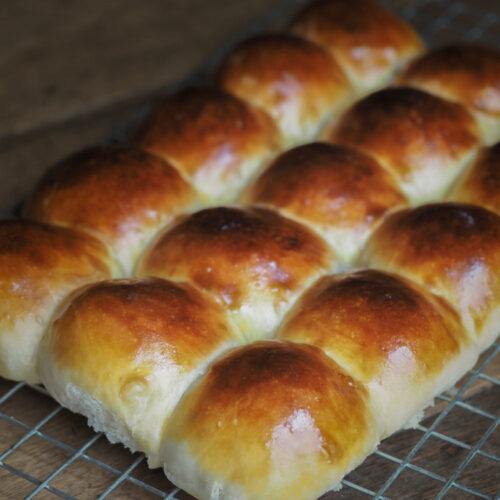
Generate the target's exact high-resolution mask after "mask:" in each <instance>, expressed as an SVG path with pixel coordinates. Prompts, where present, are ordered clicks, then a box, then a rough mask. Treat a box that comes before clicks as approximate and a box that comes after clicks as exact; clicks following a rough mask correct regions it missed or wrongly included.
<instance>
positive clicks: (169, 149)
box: [135, 88, 281, 204]
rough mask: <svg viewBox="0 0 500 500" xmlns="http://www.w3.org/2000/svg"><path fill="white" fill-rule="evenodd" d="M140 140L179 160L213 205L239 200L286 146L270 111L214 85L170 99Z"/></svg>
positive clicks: (153, 150)
mask: <svg viewBox="0 0 500 500" xmlns="http://www.w3.org/2000/svg"><path fill="white" fill-rule="evenodd" d="M135 141H136V143H137V144H138V145H139V146H141V147H142V148H144V149H146V150H147V151H149V152H151V153H154V154H156V155H158V156H160V157H162V158H164V159H166V160H168V161H170V162H171V163H172V164H173V165H175V166H176V167H177V168H178V169H179V170H180V172H181V173H182V174H183V175H184V176H185V177H186V178H188V179H189V180H190V181H191V182H192V183H193V184H194V186H195V187H196V188H197V189H198V190H199V191H200V192H201V193H202V194H203V195H204V198H205V199H204V201H205V202H208V203H212V204H216V203H226V202H229V201H232V200H234V199H236V197H237V196H238V194H239V192H240V191H241V189H242V188H243V187H244V186H245V185H246V183H247V182H248V181H249V180H250V179H251V178H252V177H253V176H255V175H257V174H258V173H259V172H260V170H261V169H262V168H263V167H264V166H265V164H266V162H267V160H268V159H269V158H270V157H271V156H272V155H273V154H274V153H275V152H276V151H277V150H278V149H279V148H280V146H281V144H280V138H279V133H278V131H277V129H276V127H275V125H274V122H273V121H272V119H271V118H270V117H269V116H267V115H266V114H265V113H264V112H262V111H261V110H259V109H256V108H253V107H252V106H250V105H249V104H247V103H245V102H243V101H241V100H240V99H238V98H237V97H234V96H232V95H230V94H227V93H226V92H224V91H222V90H218V89H209V88H189V89H186V90H183V91H181V92H179V93H177V94H174V95H172V96H170V97H169V98H167V99H166V100H165V101H164V102H163V103H161V104H159V105H158V106H157V108H156V109H155V110H154V112H153V113H152V115H151V116H150V118H149V120H147V121H146V123H145V124H144V126H143V128H142V130H141V131H140V132H139V134H138V136H137V137H136V138H135Z"/></svg>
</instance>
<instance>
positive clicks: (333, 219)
mask: <svg viewBox="0 0 500 500" xmlns="http://www.w3.org/2000/svg"><path fill="white" fill-rule="evenodd" d="M249 198H250V201H253V202H257V203H264V204H268V205H272V206H274V207H278V208H281V209H285V210H286V211H287V212H289V213H291V214H293V215H295V216H297V217H300V218H303V219H305V220H307V221H308V222H311V223H313V224H314V223H320V224H329V225H332V226H335V227H349V228H353V229H356V228H358V227H359V226H363V227H365V226H366V227H367V226H371V225H373V224H374V223H375V222H376V221H377V220H378V219H379V218H380V217H382V216H383V215H384V214H385V213H386V211H387V210H389V209H391V208H393V207H395V206H397V205H402V204H404V203H405V198H404V196H403V195H402V194H401V193H400V191H399V189H398V188H397V187H396V184H395V182H394V181H393V179H392V178H391V177H390V175H389V174H388V173H387V172H386V171H385V170H384V169H383V168H382V167H380V166H379V165H378V163H377V162H376V161H375V160H373V159H372V158H370V157H369V156H367V155H365V154H363V153H362V152H360V151H357V150H354V149H351V148H348V147H343V146H338V145H331V144H326V143H312V144H307V145H304V146H299V147H297V148H294V149H292V150H290V151H287V152H285V153H283V154H282V155H281V156H279V157H278V158H277V159H276V160H275V161H274V162H273V163H272V165H271V166H270V167H269V168H268V169H267V170H266V171H265V172H264V173H263V174H262V175H261V177H260V178H259V179H258V180H257V182H256V183H255V185H254V186H253V187H252V190H251V194H250V196H249Z"/></svg>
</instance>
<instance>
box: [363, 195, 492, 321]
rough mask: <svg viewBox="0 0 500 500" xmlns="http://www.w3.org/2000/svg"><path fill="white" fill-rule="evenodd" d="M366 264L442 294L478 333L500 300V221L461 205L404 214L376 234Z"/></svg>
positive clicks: (395, 216) (481, 210)
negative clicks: (467, 318) (468, 318)
mask: <svg viewBox="0 0 500 500" xmlns="http://www.w3.org/2000/svg"><path fill="white" fill-rule="evenodd" d="M364 262H366V263H368V264H369V265H370V266H373V267H378V268H382V269H386V270H389V271H392V272H396V273H399V274H403V275H405V276H408V277H409V278H411V279H413V280H416V281H418V282H420V283H422V284H423V285H424V286H426V287H428V288H430V289H432V290H436V291H437V292H438V293H440V294H443V295H444V296H445V297H446V298H447V299H448V300H449V301H450V302H451V303H452V304H453V305H454V306H455V307H456V308H457V309H458V310H460V312H461V314H462V315H463V316H464V317H468V316H470V317H472V318H473V321H474V322H475V325H476V330H477V331H480V330H481V325H482V324H483V321H484V319H485V318H486V317H488V315H489V313H490V311H492V309H493V308H494V307H495V304H497V303H498V297H499V294H500V275H499V269H500V217H499V216H498V215H497V214H495V213H493V212H490V211H489V210H486V209H484V208H481V207H478V206H475V205H467V204H460V203H434V204H429V205H423V206H420V207H417V208H414V209H404V210H401V211H399V212H395V213H393V214H390V215H389V216H388V217H387V218H386V219H385V220H384V222H383V223H382V225H381V226H379V228H378V229H377V230H376V231H375V233H374V234H373V236H372V237H371V239H370V241H369V243H368V245H367V247H366V249H365V256H364Z"/></svg>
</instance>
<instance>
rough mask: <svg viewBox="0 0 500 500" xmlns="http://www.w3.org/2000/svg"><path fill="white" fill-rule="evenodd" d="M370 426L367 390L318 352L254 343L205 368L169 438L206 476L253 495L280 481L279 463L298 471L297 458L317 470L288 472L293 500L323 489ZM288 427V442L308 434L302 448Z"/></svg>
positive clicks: (177, 414) (173, 422)
mask: <svg viewBox="0 0 500 500" xmlns="http://www.w3.org/2000/svg"><path fill="white" fill-rule="evenodd" d="M294 419H296V420H294ZM369 422H370V413H369V409H368V407H367V404H366V392H365V390H364V389H363V388H362V387H361V386H360V385H358V384H357V383H356V382H354V381H353V380H352V379H351V378H350V377H349V376H347V375H346V374H345V373H344V372H343V371H342V370H341V369H340V368H339V367H338V366H337V365H336V364H335V363H334V362H333V361H331V360H330V359H328V358H327V357H326V356H325V355H324V354H323V353H322V352H321V351H320V350H319V349H317V348H315V347H313V346H306V345H297V344H292V343H282V342H279V343H278V342H255V343H252V344H250V345H247V346H244V347H242V348H239V349H237V350H235V351H233V352H231V353H229V354H228V355H226V356H224V357H223V358H222V359H220V360H219V361H218V362H216V363H215V364H214V365H212V366H211V368H210V370H209V371H208V373H207V375H206V376H205V377H204V378H203V379H202V380H201V382H200V383H199V384H198V385H197V386H196V387H195V388H194V389H193V390H192V391H191V392H190V393H188V394H187V396H186V397H185V398H184V399H183V400H182V401H181V403H180V405H179V406H178V408H177V410H176V412H175V414H174V416H173V419H172V420H171V422H170V425H169V429H168V431H167V438H169V439H175V440H176V441H178V442H181V443H186V445H187V446H188V447H189V450H190V452H191V453H192V454H193V456H194V459H195V460H196V461H199V463H200V466H201V467H203V469H204V470H206V471H208V473H209V474H210V475H213V476H214V477H222V478H224V479H225V480H227V481H229V482H230V483H233V484H236V485H237V486H242V487H243V488H244V489H245V491H253V492H255V495H254V496H258V494H259V493H260V494H264V493H269V492H270V491H273V490H272V487H273V486H275V485H276V483H278V484H280V483H283V481H284V480H276V478H275V476H274V474H273V473H275V472H276V471H279V470H280V462H282V461H283V460H284V459H285V460H291V461H292V462H291V463H292V467H293V466H295V467H296V466H297V464H296V463H294V461H295V460H297V461H299V460H300V454H302V456H305V457H306V458H305V460H306V462H305V463H306V464H307V463H308V462H307V460H308V459H309V460H311V461H313V462H312V463H313V464H314V467H315V469H314V470H310V469H309V470H307V469H298V470H296V471H295V469H291V470H292V471H294V474H293V477H291V478H290V483H292V485H293V488H295V490H294V496H295V495H296V497H299V498H303V497H304V498H305V497H306V496H308V494H309V495H310V492H311V491H315V492H318V493H319V491H318V489H319V490H320V491H321V487H320V488H318V484H319V485H321V486H322V487H323V489H326V488H327V487H328V486H330V485H327V484H325V480H326V481H328V477H329V476H328V472H329V473H330V477H331V469H332V468H334V467H340V468H342V466H343V465H345V464H346V463H348V462H349V461H350V460H352V459H353V457H355V456H356V453H358V452H359V451H358V450H359V448H360V446H363V445H364V444H365V443H366V439H367V435H368V434H369V432H370V431H369V426H370V423H369ZM280 429H282V431H283V432H282V433H280ZM287 429H288V432H289V433H291V434H292V435H291V436H290V439H293V437H294V436H293V434H294V432H298V433H305V434H306V439H307V441H306V444H305V447H304V448H302V449H301V450H297V449H294V448H293V445H291V444H290V445H287V444H286V442H285V439H286V435H285V436H284V438H285V439H283V436H282V434H283V433H284V434H286V433H287ZM299 429H300V430H299ZM303 435H304V434H302V436H303ZM300 438H301V436H296V439H300ZM308 448H309V449H308ZM283 454H286V457H285V458H283V457H282V456H283ZM243 461H244V464H243ZM299 463H300V462H299ZM309 463H310V462H309ZM295 472H296V473H297V474H299V477H296V476H295ZM256 477H258V478H259V481H258V482H257V483H256V482H255V478H256ZM273 482H274V484H273ZM287 482H288V480H287ZM279 491H280V493H283V490H282V489H279ZM289 493H290V494H292V492H291V491H289Z"/></svg>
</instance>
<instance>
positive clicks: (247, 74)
mask: <svg viewBox="0 0 500 500" xmlns="http://www.w3.org/2000/svg"><path fill="white" fill-rule="evenodd" d="M219 81H220V84H221V85H222V87H223V88H225V89H226V90H227V91H229V92H231V93H232V94H234V95H237V96H239V97H240V98H241V99H244V100H246V101H248V102H250V103H252V104H253V105H254V106H257V107H259V108H261V109H263V110H264V111H266V112H267V113H268V114H269V115H270V116H272V117H273V118H274V120H275V121H276V123H277V124H278V127H279V129H280V130H281V134H282V136H283V139H284V142H285V146H286V147H290V146H293V145H295V144H298V143H304V142H308V141H310V140H312V139H313V138H314V137H316V136H317V135H318V133H319V132H320V130H321V129H322V127H323V126H324V125H326V123H328V122H331V121H333V120H334V119H335V118H336V117H338V116H339V114H340V112H341V111H343V110H344V109H345V108H346V107H347V106H348V105H349V104H350V103H351V102H352V99H353V96H352V92H351V89H350V86H349V83H348V82H347V80H346V77H345V76H344V74H343V72H342V70H341V69H340V68H339V66H338V65H337V63H336V62H335V60H334V59H332V58H331V57H330V56H329V55H328V53H327V52H325V51H324V50H323V49H322V48H321V47H319V46H317V45H315V44H312V43H310V42H308V41H307V40H303V39H301V38H297V37H294V36H291V35H277V34H273V35H259V36H257V37H254V38H251V39H249V40H246V41H244V42H243V43H241V44H240V45H239V46H237V47H236V48H235V49H234V50H233V51H232V52H231V53H230V54H229V55H228V57H227V58H226V59H225V60H224V62H223V63H222V66H221V68H220V71H219Z"/></svg>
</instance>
